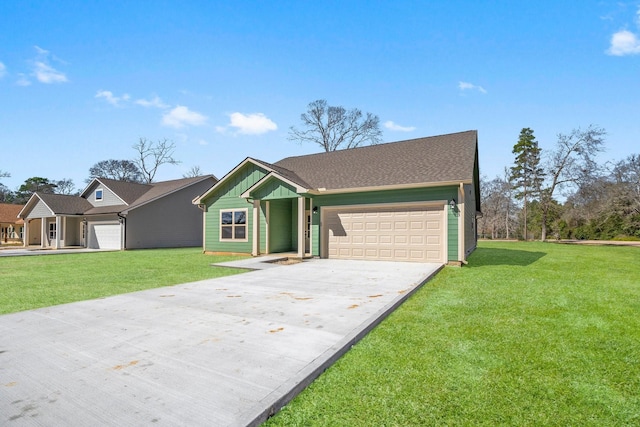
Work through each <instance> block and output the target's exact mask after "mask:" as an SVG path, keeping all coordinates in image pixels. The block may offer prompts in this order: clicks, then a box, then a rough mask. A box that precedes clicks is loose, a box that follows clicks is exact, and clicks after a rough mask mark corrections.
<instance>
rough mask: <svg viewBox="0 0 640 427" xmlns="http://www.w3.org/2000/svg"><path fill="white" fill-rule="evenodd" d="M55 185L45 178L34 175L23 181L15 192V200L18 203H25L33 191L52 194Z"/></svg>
mask: <svg viewBox="0 0 640 427" xmlns="http://www.w3.org/2000/svg"><path fill="white" fill-rule="evenodd" d="M56 187H57V185H56V184H55V183H53V182H50V181H49V179H47V178H42V177H39V176H34V177H31V178H28V179H26V180H25V181H24V184H22V185H21V186H20V188H18V191H17V192H16V202H17V203H18V204H23V203H27V201H28V200H29V198H30V197H31V195H32V194H33V193H35V192H40V193H50V194H54V193H55V192H56V191H55V190H56Z"/></svg>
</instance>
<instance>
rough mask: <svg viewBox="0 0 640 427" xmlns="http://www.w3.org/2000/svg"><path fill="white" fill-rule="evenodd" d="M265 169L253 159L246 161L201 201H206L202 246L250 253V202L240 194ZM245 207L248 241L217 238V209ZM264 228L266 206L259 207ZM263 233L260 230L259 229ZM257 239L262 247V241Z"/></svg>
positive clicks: (257, 179) (208, 249)
mask: <svg viewBox="0 0 640 427" xmlns="http://www.w3.org/2000/svg"><path fill="white" fill-rule="evenodd" d="M266 174H267V171H266V170H265V169H263V168H261V167H259V166H257V165H256V164H254V163H251V162H249V163H246V164H245V165H244V166H243V167H242V168H240V169H239V170H237V171H235V173H234V174H233V175H232V176H230V177H228V178H226V179H225V182H223V183H222V184H221V185H220V186H219V187H218V188H216V190H215V191H214V192H213V193H212V194H210V195H208V196H207V197H206V198H205V199H204V200H202V202H203V203H204V204H205V205H206V207H207V210H206V212H205V242H204V245H203V247H204V250H205V251H212V252H238V253H249V254H250V253H251V250H252V247H253V240H252V239H253V205H252V204H251V203H248V202H247V200H246V199H243V198H241V197H240V195H241V194H242V193H244V192H245V191H246V190H247V189H248V188H250V187H251V186H253V185H254V184H255V183H256V182H258V181H259V180H260V179H262V178H263V177H264V176H265V175H266ZM227 209H247V237H248V239H247V241H246V242H233V241H220V210H227ZM265 228H266V209H260V229H261V230H262V229H265ZM260 234H261V237H264V234H263V233H260ZM262 240H263V239H261V241H260V248H261V250H264V248H265V242H266V239H265V242H263V241H262Z"/></svg>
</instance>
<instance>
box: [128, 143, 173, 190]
mask: <svg viewBox="0 0 640 427" xmlns="http://www.w3.org/2000/svg"><path fill="white" fill-rule="evenodd" d="M133 148H134V149H135V150H136V151H137V152H138V156H137V157H136V159H135V160H134V161H133V162H134V163H135V164H136V166H137V167H138V169H139V170H140V171H141V172H142V176H143V182H144V183H146V184H150V183H152V182H153V179H154V178H155V176H156V172H157V171H158V168H159V167H160V166H162V165H165V164H170V165H177V164H179V163H180V162H179V161H178V160H176V159H174V158H173V152H174V151H175V149H176V145H175V144H174V143H173V142H172V141H169V140H167V139H166V138H165V139H163V140H161V141H156V142H153V141H149V140H148V139H146V138H140V140H139V141H138V143H137V144H135V145H133Z"/></svg>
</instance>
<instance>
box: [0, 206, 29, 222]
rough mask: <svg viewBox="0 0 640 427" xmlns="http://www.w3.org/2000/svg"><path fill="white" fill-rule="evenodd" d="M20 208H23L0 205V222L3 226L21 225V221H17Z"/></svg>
mask: <svg viewBox="0 0 640 427" xmlns="http://www.w3.org/2000/svg"><path fill="white" fill-rule="evenodd" d="M22 208H24V205H12V204H9V203H0V222H2V223H5V224H6V223H9V224H21V223H22V222H23V221H22V220H21V219H18V214H19V213H20V211H21V210H22Z"/></svg>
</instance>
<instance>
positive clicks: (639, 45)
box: [606, 30, 640, 56]
mask: <svg viewBox="0 0 640 427" xmlns="http://www.w3.org/2000/svg"><path fill="white" fill-rule="evenodd" d="M606 53H607V54H609V55H613V56H625V55H637V54H639V53H640V40H639V39H638V36H637V35H636V34H634V33H632V32H631V31H627V30H621V31H618V32H617V33H615V34H614V35H613V36H611V46H609V49H607V51H606Z"/></svg>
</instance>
